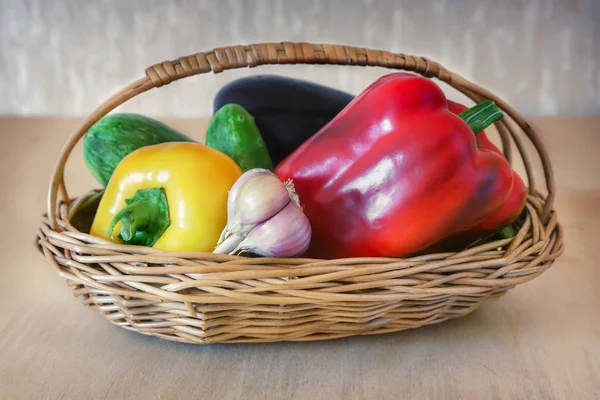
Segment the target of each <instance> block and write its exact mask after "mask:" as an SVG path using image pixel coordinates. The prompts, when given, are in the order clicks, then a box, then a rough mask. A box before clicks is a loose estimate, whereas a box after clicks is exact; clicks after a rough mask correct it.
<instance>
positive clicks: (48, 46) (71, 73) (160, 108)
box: [0, 0, 600, 117]
mask: <svg viewBox="0 0 600 400" xmlns="http://www.w3.org/2000/svg"><path fill="white" fill-rule="evenodd" d="M599 25H600V0H570V1H567V0H564V1H563V0H504V1H500V0H498V1H475V0H437V1H416V0H415V1H399V0H395V1H394V0H390V1H376V0H363V1H342V0H332V1H327V0H309V1H300V0H298V1H291V0H290V1H283V0H282V1H270V0H246V1H243V0H229V1H185V0H181V1H164V0H139V1H127V0H104V1H101V0H89V1H87V0H86V1H76V0H26V1H24V0H0V94H1V95H0V114H17V115H30V114H44V115H77V116H81V115H85V114H87V113H89V112H90V111H91V110H92V109H93V108H94V107H95V106H97V105H98V104H100V103H101V102H102V101H103V100H104V99H105V98H107V97H108V96H109V95H110V94H112V93H113V92H115V91H116V90H118V89H120V88H121V87H122V86H123V85H125V84H126V83H129V82H130V81H132V80H134V79H136V78H138V77H140V76H141V75H142V74H143V72H144V69H145V67H147V66H149V65H151V64H153V63H155V62H159V61H163V60H165V59H173V58H177V57H179V56H183V55H188V54H191V53H194V52H197V51H201V50H207V49H210V48H213V47H215V46H223V45H228V44H240V43H244V44H248V43H255V42H260V41H284V40H289V41H317V42H328V43H340V44H351V45H357V46H365V47H373V48H380V49H387V50H390V51H399V52H405V53H409V54H415V55H423V56H427V57H430V58H432V59H434V60H437V61H439V62H441V63H442V64H444V65H445V66H446V67H447V68H449V69H452V70H454V71H456V72H458V73H460V74H461V75H463V76H465V77H467V78H470V79H472V80H474V81H475V82H477V83H479V84H481V85H482V86H484V87H486V88H488V89H490V90H492V91H495V92H497V94H499V95H501V96H503V97H504V98H505V99H506V100H508V101H509V102H510V103H511V104H512V105H513V106H515V107H517V109H519V110H520V111H522V112H523V113H525V114H527V115H574V114H599V113H600V70H599V68H598V66H599V62H598V61H599V58H600V26H599ZM385 72H386V71H385V70H383V69H374V68H357V67H353V68H352V67H325V66H299V65H295V66H283V67H274V66H269V67H261V68H259V69H245V70H239V71H226V72H225V73H222V74H219V75H202V76H196V77H193V78H189V79H186V80H183V81H179V82H176V83H174V84H171V85H169V86H166V87H164V88H161V89H159V90H154V91H151V92H149V93H147V94H144V95H142V96H141V97H140V98H136V99H134V100H132V101H131V102H130V103H128V104H126V105H125V106H124V107H123V108H122V110H127V111H135V112H142V113H147V114H150V115H155V116H173V117H179V116H181V117H197V116H205V115H209V114H210V113H211V112H212V98H213V96H214V94H215V93H216V92H217V90H218V89H219V88H220V87H221V86H222V85H223V84H225V83H226V82H228V81H230V80H232V79H234V78H236V77H240V76H244V75H248V74H257V73H282V74H287V75H290V76H294V77H303V78H306V79H309V80H312V81H316V82H321V83H327V84H331V85H334V86H336V87H338V88H341V89H344V90H347V91H350V92H353V93H357V92H359V91H360V90H361V89H363V88H364V87H365V86H367V85H368V84H369V83H370V82H372V81H373V80H374V79H376V78H377V77H378V76H380V75H382V74H384V73H385ZM453 97H456V96H453ZM457 98H459V97H457Z"/></svg>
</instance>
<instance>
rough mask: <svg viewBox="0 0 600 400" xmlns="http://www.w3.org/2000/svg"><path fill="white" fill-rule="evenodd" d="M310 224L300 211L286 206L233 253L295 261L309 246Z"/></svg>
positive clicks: (251, 234)
mask: <svg viewBox="0 0 600 400" xmlns="http://www.w3.org/2000/svg"><path fill="white" fill-rule="evenodd" d="M310 238H311V227H310V222H309V220H308V218H307V217H306V215H305V214H304V213H303V212H302V209H301V208H300V207H298V206H297V205H296V204H294V203H293V202H289V203H288V205H286V206H285V208H284V209H283V210H281V211H280V212H279V213H277V214H276V215H275V216H274V217H272V218H271V219H269V220H268V221H266V222H264V223H262V224H259V225H258V226H256V228H254V229H252V230H251V231H250V233H248V236H246V238H245V239H244V240H243V241H242V242H241V243H240V244H239V245H238V246H237V248H236V249H235V250H234V251H233V253H238V252H251V253H254V254H257V255H260V256H264V257H295V256H300V255H302V254H304V252H306V250H307V249H308V246H309V245H310Z"/></svg>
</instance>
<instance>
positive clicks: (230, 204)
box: [217, 168, 272, 244]
mask: <svg viewBox="0 0 600 400" xmlns="http://www.w3.org/2000/svg"><path fill="white" fill-rule="evenodd" d="M271 173H272V172H271V171H269V170H268V169H263V168H254V169H251V170H248V171H246V172H244V173H243V174H242V175H241V176H240V177H239V178H238V180H237V181H235V183H234V184H233V186H232V187H231V189H230V190H229V193H228V195H227V224H226V225H225V229H223V232H221V237H220V238H219V241H218V242H217V243H218V244H221V243H222V242H223V241H224V240H225V239H226V238H227V237H228V236H229V235H230V234H231V229H230V227H231V226H232V225H233V218H234V215H235V208H236V207H235V206H236V201H237V199H238V194H239V191H240V190H241V188H242V187H243V186H244V185H245V184H246V182H248V181H249V180H250V179H252V178H254V177H256V176H261V175H264V174H271Z"/></svg>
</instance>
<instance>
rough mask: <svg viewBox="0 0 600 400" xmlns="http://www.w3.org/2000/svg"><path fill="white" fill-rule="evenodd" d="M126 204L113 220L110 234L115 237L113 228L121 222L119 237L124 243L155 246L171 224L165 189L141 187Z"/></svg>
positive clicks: (109, 230) (109, 228)
mask: <svg viewBox="0 0 600 400" xmlns="http://www.w3.org/2000/svg"><path fill="white" fill-rule="evenodd" d="M125 204H127V205H126V206H125V207H123V208H122V209H121V210H120V211H119V212H118V213H117V214H116V215H115V217H114V218H113V220H112V221H111V223H110V226H109V227H108V235H109V236H110V237H111V238H112V237H113V229H114V227H115V225H116V224H117V223H119V222H120V223H121V229H120V232H119V239H121V240H122V241H123V242H124V243H126V244H133V245H140V246H153V245H154V244H155V243H156V241H157V240H158V239H159V238H160V237H161V235H162V234H163V233H164V231H165V230H166V229H167V227H168V226H169V224H170V221H169V206H168V204H167V198H166V196H165V192H164V189H163V188H152V189H140V190H138V191H137V192H135V194H134V195H133V197H131V198H129V199H126V200H125Z"/></svg>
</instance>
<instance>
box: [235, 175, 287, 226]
mask: <svg viewBox="0 0 600 400" xmlns="http://www.w3.org/2000/svg"><path fill="white" fill-rule="evenodd" d="M289 202H290V195H289V194H288V191H287V189H286V187H285V185H284V184H283V183H282V182H281V181H280V180H279V178H277V177H276V176H275V175H266V174H265V175H260V176H254V177H252V178H251V179H250V180H248V181H247V182H246V183H245V184H244V186H242V188H241V189H240V192H239V194H238V199H237V201H236V205H235V215H234V217H233V221H234V223H235V224H234V225H233V226H232V228H234V229H235V227H236V226H237V224H239V226H246V225H253V226H256V225H257V224H259V223H261V222H264V221H266V220H267V219H269V218H271V217H272V216H274V215H275V214H277V213H278V212H279V211H281V210H282V209H283V207H285V206H286V205H287V204H288V203H289Z"/></svg>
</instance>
